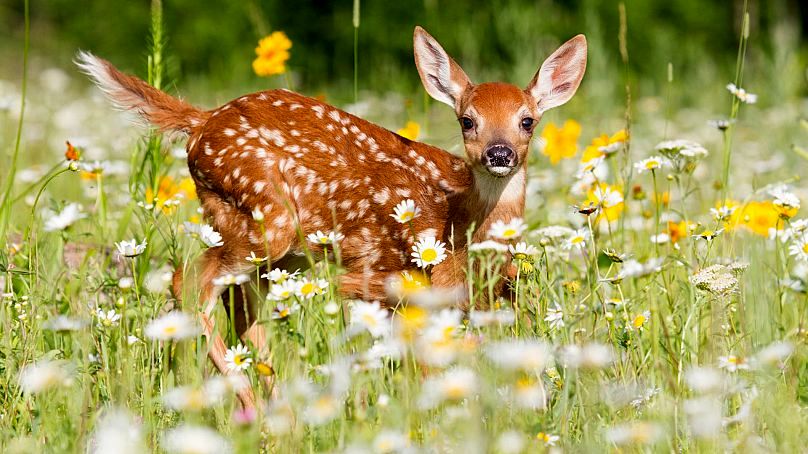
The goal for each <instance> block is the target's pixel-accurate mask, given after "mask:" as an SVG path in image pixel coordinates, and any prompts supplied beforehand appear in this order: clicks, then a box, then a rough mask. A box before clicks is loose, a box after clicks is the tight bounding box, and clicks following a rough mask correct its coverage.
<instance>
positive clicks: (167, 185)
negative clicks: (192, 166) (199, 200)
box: [146, 176, 196, 211]
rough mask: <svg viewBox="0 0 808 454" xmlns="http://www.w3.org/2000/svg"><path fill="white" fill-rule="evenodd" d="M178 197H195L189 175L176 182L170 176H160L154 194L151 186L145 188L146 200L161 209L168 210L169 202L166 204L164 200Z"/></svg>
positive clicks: (190, 198) (194, 187)
mask: <svg viewBox="0 0 808 454" xmlns="http://www.w3.org/2000/svg"><path fill="white" fill-rule="evenodd" d="M179 198H183V199H187V200H194V199H196V186H195V185H194V180H192V179H191V178H190V177H186V178H183V179H182V180H180V181H179V182H178V183H175V182H174V178H172V177H170V176H165V177H163V178H161V179H160V184H159V186H158V188H157V194H156V195H155V194H154V192H153V191H152V189H151V188H146V202H148V203H154V204H155V206H156V207H157V208H160V209H162V210H163V211H169V210H170V205H171V204H169V205H168V206H166V202H168V201H170V200H176V199H179Z"/></svg>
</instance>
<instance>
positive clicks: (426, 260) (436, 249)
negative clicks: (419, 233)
mask: <svg viewBox="0 0 808 454" xmlns="http://www.w3.org/2000/svg"><path fill="white" fill-rule="evenodd" d="M411 255H412V259H411V261H413V262H415V264H416V265H418V267H419V268H426V267H427V266H430V265H437V264H438V263H440V262H442V261H444V260H445V259H446V245H445V244H444V243H442V242H440V241H438V240H437V239H436V238H435V237H434V236H428V237H425V238H421V239H420V240H418V242H417V243H415V245H414V246H413V247H412V254H411Z"/></svg>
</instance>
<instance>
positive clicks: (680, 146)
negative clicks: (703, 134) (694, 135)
mask: <svg viewBox="0 0 808 454" xmlns="http://www.w3.org/2000/svg"><path fill="white" fill-rule="evenodd" d="M654 150H656V151H658V152H659V153H662V154H664V155H665V156H668V157H670V158H674V157H677V156H684V157H686V158H700V157H704V156H707V155H708V154H709V153H708V152H707V149H706V148H704V147H703V146H702V145H701V144H699V143H696V142H693V141H691V140H666V141H664V142H660V143H658V144H657V145H656V147H654Z"/></svg>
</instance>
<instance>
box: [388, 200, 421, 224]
mask: <svg viewBox="0 0 808 454" xmlns="http://www.w3.org/2000/svg"><path fill="white" fill-rule="evenodd" d="M420 215H421V209H420V208H419V207H417V206H415V201H414V200H412V199H407V200H402V201H401V202H400V203H399V204H398V205H396V206H395V208H394V209H393V214H391V215H390V217H392V218H393V219H395V220H396V221H397V222H399V223H401V224H406V223H408V222H410V221H412V220H413V219H415V218H417V217H418V216H420Z"/></svg>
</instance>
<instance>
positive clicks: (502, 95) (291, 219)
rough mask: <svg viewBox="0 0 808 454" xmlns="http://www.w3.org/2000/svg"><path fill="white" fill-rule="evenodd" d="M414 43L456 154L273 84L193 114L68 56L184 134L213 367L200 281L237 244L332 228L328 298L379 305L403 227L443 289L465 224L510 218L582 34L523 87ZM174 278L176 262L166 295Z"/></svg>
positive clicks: (253, 336) (247, 395) (124, 103)
mask: <svg viewBox="0 0 808 454" xmlns="http://www.w3.org/2000/svg"><path fill="white" fill-rule="evenodd" d="M414 48H415V63H416V66H417V68H418V72H419V74H420V76H421V80H422V82H423V85H424V87H425V88H426V90H427V92H428V93H429V94H430V95H431V96H432V97H433V98H434V99H436V100H437V101H440V102H443V103H446V104H448V105H449V106H451V107H452V108H453V109H454V111H455V114H456V115H457V118H458V121H459V123H460V127H461V129H462V133H463V141H464V143H465V149H466V158H465V159H462V158H460V157H457V156H454V155H452V154H450V153H448V152H447V151H444V150H441V149H439V148H436V147H433V146H430V145H427V144H423V143H419V142H414V141H410V140H408V139H405V138H403V137H400V136H398V135H397V134H394V133H393V132H391V131H389V130H387V129H385V128H382V127H380V126H377V125H375V124H372V123H370V122H368V121H365V120H363V119H361V118H357V117H355V116H353V115H351V114H348V113H346V112H343V111H341V110H339V109H337V108H335V107H332V106H330V105H328V104H325V103H322V102H320V101H317V100H315V99H312V98H308V97H305V96H303V95H300V94H297V93H294V92H291V91H288V90H283V89H281V90H270V91H264V92H259V93H254V94H250V95H246V96H243V97H241V98H238V99H236V100H234V101H231V102H229V103H227V104H225V105H223V106H221V107H219V108H217V109H213V110H208V111H205V110H201V109H198V108H196V107H193V106H191V105H189V104H187V103H185V102H183V101H181V100H179V99H176V98H174V97H171V96H170V95H168V94H166V93H163V92H161V91H159V90H156V89H155V88H153V87H151V86H150V85H148V84H147V83H145V82H144V81H142V80H140V79H138V78H136V77H133V76H129V75H126V74H123V73H121V72H120V71H118V70H117V69H116V68H115V67H114V66H112V64H110V63H109V62H107V61H105V60H102V59H100V58H98V57H95V56H93V55H91V54H89V53H83V52H81V53H79V54H78V57H77V64H78V66H79V67H80V68H81V69H82V70H83V71H84V72H85V73H86V74H88V75H89V76H90V77H91V78H92V80H93V81H94V82H95V83H96V84H97V85H98V86H99V87H100V88H101V89H102V90H103V91H104V93H105V94H106V95H107V96H108V97H109V98H110V99H111V100H112V102H113V103H115V104H116V105H117V106H118V107H119V108H121V109H126V110H134V111H136V112H137V113H139V114H140V115H141V116H142V117H144V118H145V119H146V120H147V121H148V122H149V123H151V124H152V125H155V126H156V127H158V128H159V129H161V130H163V131H166V132H169V131H171V132H179V133H184V134H185V135H187V136H188V144H187V151H188V166H189V168H190V171H191V175H192V176H193V179H194V181H195V182H196V185H197V192H198V196H199V200H200V202H201V204H202V208H203V210H204V214H205V217H206V218H207V219H209V221H210V222H211V223H212V224H213V227H214V228H215V229H216V230H217V231H218V232H220V233H221V235H222V237H223V240H224V246H222V247H214V248H210V249H207V250H206V251H205V253H204V255H203V257H202V258H201V259H200V262H199V263H198V264H197V267H198V268H197V272H195V273H193V274H194V275H195V279H196V282H197V285H198V289H199V290H198V294H197V295H195V296H197V297H198V299H199V301H200V302H201V303H202V305H203V309H202V312H201V313H200V318H201V322H202V325H203V329H204V335H205V336H206V337H207V339H208V342H209V346H210V350H209V356H210V358H211V359H212V360H213V362H214V364H215V365H216V367H217V368H218V369H219V370H221V371H223V372H224V371H225V370H226V367H225V363H224V354H225V350H226V349H225V345H224V342H223V341H222V339H221V337H220V336H219V335H218V334H216V332H215V331H214V325H213V321H212V320H211V319H210V315H211V312H212V310H213V309H214V308H215V305H216V304H217V302H218V300H219V297H220V295H221V293H222V291H223V290H224V289H223V288H220V287H217V286H216V285H214V284H213V280H214V278H216V277H217V276H219V275H222V274H225V273H242V272H245V271H247V270H249V269H251V268H252V267H253V266H254V265H251V264H250V263H248V262H247V261H246V260H245V257H246V256H247V255H249V253H250V252H251V251H256V252H260V253H261V254H263V253H264V251H265V245H266V249H267V250H266V251H265V252H266V253H267V254H268V256H269V259H270V261H271V262H273V263H277V264H279V265H282V264H283V263H284V261H286V260H291V259H292V257H293V256H294V255H295V253H298V254H299V252H300V251H302V250H303V249H304V248H306V247H307V245H306V244H304V243H303V242H304V241H305V240H304V235H300V232H301V231H302V232H303V233H304V234H306V233H311V232H315V231H317V230H326V231H328V230H335V231H339V232H341V233H343V234H344V235H345V238H344V239H343V240H342V242H341V244H340V250H341V257H342V264H343V266H344V267H345V269H346V270H347V272H346V274H344V275H343V276H341V278H340V281H339V288H340V291H341V293H343V294H345V295H346V296H353V297H358V298H364V299H378V300H383V299H384V298H385V290H384V287H385V281H386V279H387V278H388V277H390V276H396V275H400V273H401V272H402V271H405V270H408V269H411V268H413V266H412V264H411V262H410V257H409V250H410V249H411V247H412V245H413V244H414V239H413V235H412V232H415V233H416V235H417V236H418V237H427V236H434V237H436V238H438V239H440V240H442V241H444V242H446V243H451V244H453V245H454V251H453V253H452V254H451V255H450V256H449V257H448V258H447V259H446V260H445V261H443V262H442V263H440V264H438V265H436V266H434V268H433V269H432V270H431V279H432V283H433V285H434V286H436V287H452V286H455V285H458V284H462V283H463V280H464V279H465V264H466V261H467V259H466V253H467V252H466V248H467V244H466V243H467V241H466V231H467V230H468V229H469V228H470V227H471V226H474V231H473V233H472V236H471V238H472V241H475V242H476V241H482V240H484V239H485V237H486V234H487V231H488V229H489V227H490V226H491V224H492V223H493V222H494V221H497V220H504V221H509V220H510V219H512V218H514V217H521V216H522V214H523V212H524V207H525V186H526V179H527V175H526V174H527V156H528V149H529V144H530V140H531V138H532V136H533V131H534V129H535V127H536V125H537V123H538V122H539V120H540V119H541V116H542V114H543V113H544V112H545V111H546V110H548V109H550V108H553V107H556V106H560V105H562V104H564V103H566V102H567V101H568V100H569V99H570V98H571V97H572V96H573V95H574V94H575V91H576V90H577V88H578V85H579V84H580V82H581V79H582V78H583V75H584V71H585V68H586V39H585V38H584V36H583V35H578V36H576V37H574V38H572V39H570V40H569V41H567V42H566V43H564V44H563V45H562V46H561V47H560V48H558V50H556V51H555V52H554V53H553V54H552V55H550V57H548V58H547V60H546V61H545V62H544V63H543V64H542V66H541V68H540V69H539V71H538V72H537V73H536V75H535V77H533V80H532V81H531V82H530V83H529V84H528V86H527V88H525V89H521V88H518V87H516V86H514V85H510V84H506V83H500V82H490V83H481V84H478V85H475V84H473V83H472V82H471V81H470V80H469V78H468V76H466V74H465V73H464V72H463V70H462V69H461V68H460V66H459V65H458V64H457V63H455V61H454V60H453V59H452V58H451V57H450V56H449V55H448V54H447V53H446V51H445V50H444V49H443V48H442V47H441V45H440V44H439V43H438V42H437V41H436V40H435V39H434V38H433V37H432V36H430V35H429V34H428V33H427V32H426V31H425V30H424V29H422V28H421V27H416V28H415V32H414ZM405 199H412V200H414V201H415V203H416V205H417V206H418V207H420V209H421V215H420V216H419V217H417V218H415V219H414V220H413V221H412V226H411V227H410V226H409V225H402V224H398V223H397V222H396V221H395V220H394V219H392V218H391V216H390V214H391V213H392V212H393V207H394V206H395V205H396V204H397V203H399V202H400V201H402V200H405ZM256 211H260V212H261V213H263V215H264V221H263V229H262V225H261V224H259V223H258V222H257V221H256V220H255V219H254V218H253V215H252V213H253V212H256ZM411 228H412V230H411ZM312 249H313V250H314V251H315V252H321V249H318V248H317V247H316V246H315V247H313V248H312ZM182 277H183V267H180V268H178V270H177V272H176V273H175V281H174V292H175V295H176V296H177V297H179V296H180V295H181V294H182V288H183V286H182ZM254 319H255V318H254V317H253V318H252V320H254ZM243 325H245V326H241V327H239V335H240V336H243V337H244V338H246V339H247V340H249V341H251V342H253V344H254V345H256V346H258V347H259V348H265V344H266V342H265V338H264V334H263V328H262V327H261V326H260V325H259V324H254V323H253V324H252V326H246V324H243ZM239 397H240V398H241V400H242V402H243V403H244V404H245V405H247V406H250V405H252V404H253V403H254V402H253V397H252V394H251V392H250V391H249V390H248V391H246V392H243V393H240V395H239Z"/></svg>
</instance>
